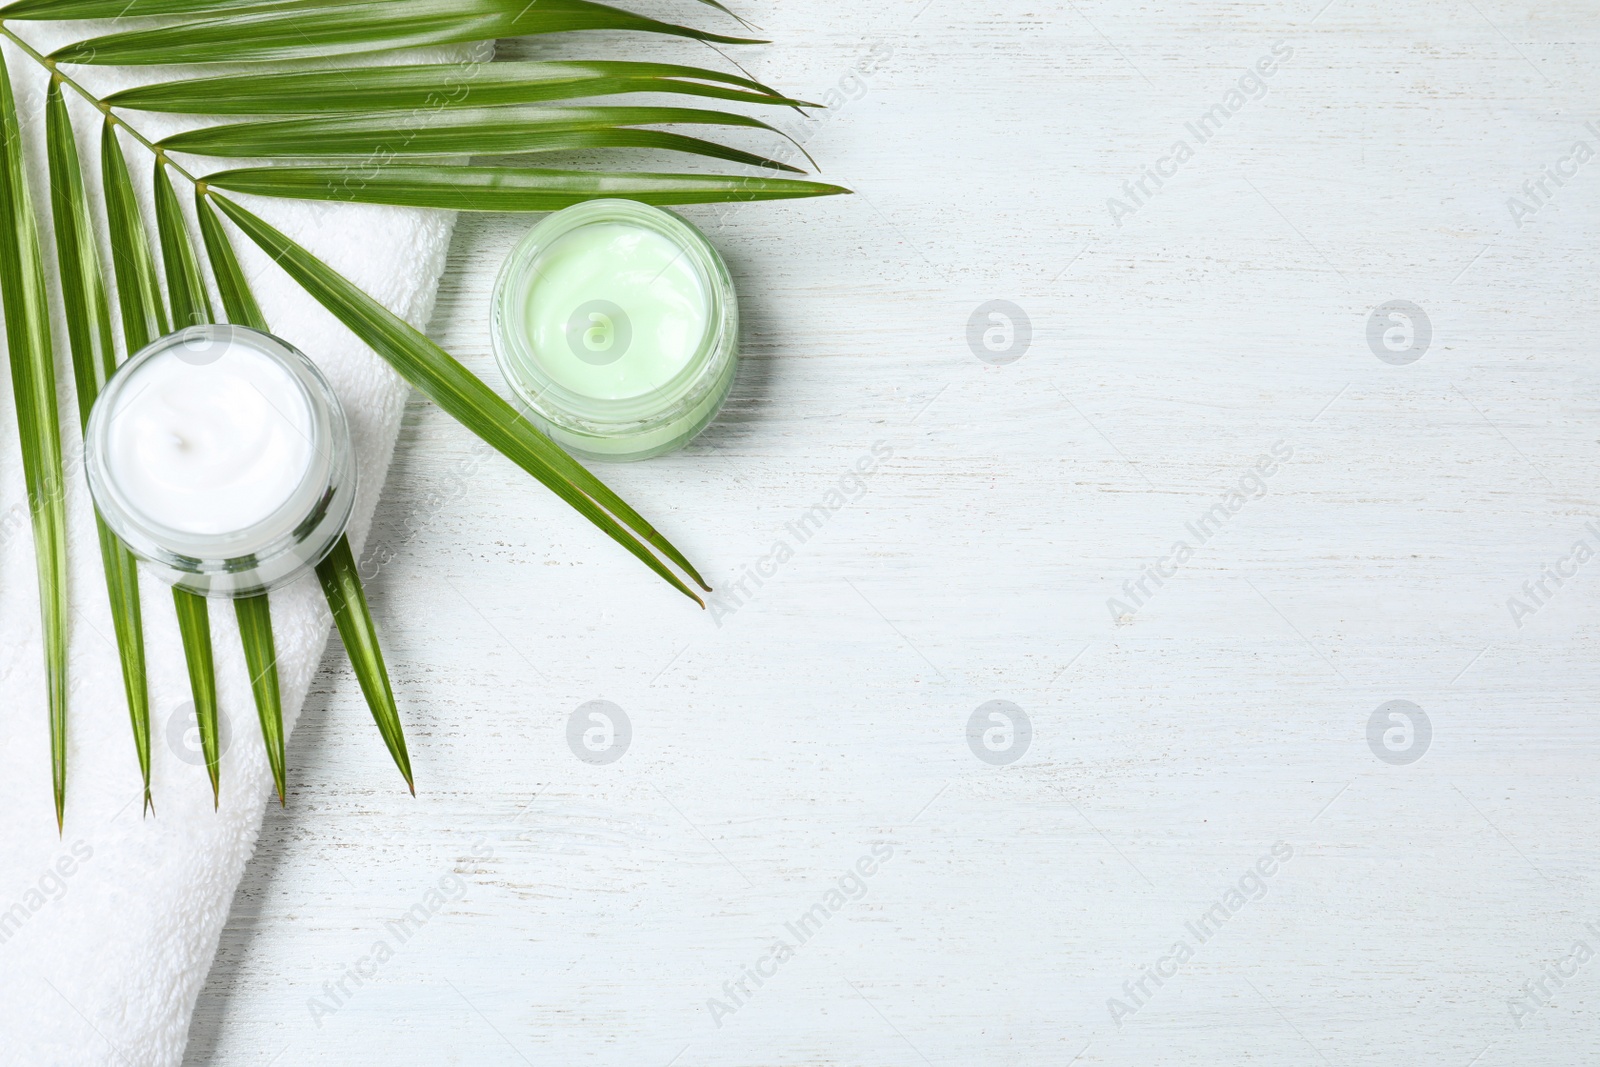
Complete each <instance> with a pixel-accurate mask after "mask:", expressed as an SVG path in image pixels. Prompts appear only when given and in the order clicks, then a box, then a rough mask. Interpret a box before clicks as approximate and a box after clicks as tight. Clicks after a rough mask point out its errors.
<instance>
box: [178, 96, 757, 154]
mask: <svg viewBox="0 0 1600 1067" xmlns="http://www.w3.org/2000/svg"><path fill="white" fill-rule="evenodd" d="M670 123H693V124H695V125H707V126H742V127H746V128H753V129H762V130H767V131H770V132H772V133H778V132H779V131H778V130H775V129H773V127H772V126H770V125H768V124H767V123H765V122H762V121H761V120H760V119H755V118H751V117H750V116H749V115H740V114H736V113H734V112H730V111H712V110H708V109H704V108H683V107H570V108H558V107H535V106H531V105H526V104H524V105H504V106H500V107H479V108H471V109H465V110H446V111H439V112H437V113H434V114H431V115H426V114H425V115H415V116H411V115H405V116H396V115H392V114H389V113H379V114H371V115H318V116H313V117H309V118H297V119H284V120H280V121H275V122H240V123H231V124H228V125H225V126H211V127H208V128H205V129H199V130H190V131H188V132H185V133H179V134H175V135H173V136H171V137H168V138H167V139H166V140H164V141H162V142H161V147H162V148H164V149H166V150H167V151H171V152H189V153H192V154H196V155H202V156H233V157H239V156H271V157H273V158H276V159H293V158H300V157H307V158H318V157H322V158H335V157H340V156H377V157H378V158H383V159H387V158H389V157H391V156H445V155H467V156H470V155H505V154H509V153H514V152H539V151H547V150H548V148H547V146H546V144H545V141H546V139H547V138H549V137H550V136H552V135H558V134H563V133H572V132H580V131H581V132H595V131H614V130H618V129H620V128H622V127H627V126H658V125H666V124H670Z"/></svg>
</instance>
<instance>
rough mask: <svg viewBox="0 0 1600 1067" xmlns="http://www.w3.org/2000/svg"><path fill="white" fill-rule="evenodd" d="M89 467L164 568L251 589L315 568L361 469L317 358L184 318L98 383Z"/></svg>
mask: <svg viewBox="0 0 1600 1067" xmlns="http://www.w3.org/2000/svg"><path fill="white" fill-rule="evenodd" d="M84 468H85V471H86V473H87V475H88V480H89V491H90V494H91V495H92V496H93V498H94V502H95V506H96V507H97V508H98V509H99V512H100V515H101V517H102V518H104V520H105V523H106V525H107V526H108V527H110V529H111V531H112V532H113V533H115V534H116V535H117V537H119V538H120V539H121V540H122V542H123V543H124V544H126V545H127V546H128V548H129V549H130V550H131V551H132V552H133V554H134V555H136V556H138V557H139V558H140V559H143V560H147V561H148V562H150V563H151V564H153V565H154V568H155V571H156V573H157V574H158V576H160V577H161V578H162V579H163V580H165V581H167V582H170V583H172V584H175V585H178V586H181V587H182V588H184V589H187V590H190V591H192V592H195V593H200V594H204V595H207V596H224V597H243V596H252V595H254V594H257V593H262V592H266V591H267V590H269V589H275V588H277V587H279V586H282V585H285V584H287V583H289V582H292V581H294V580H295V579H296V578H298V577H300V576H301V575H302V574H304V573H305V572H306V571H308V570H310V569H311V568H313V567H315V566H316V564H317V563H319V562H321V560H322V558H323V557H324V556H326V555H327V554H328V552H329V551H331V550H332V548H333V546H334V544H335V543H336V542H337V541H338V539H339V537H340V536H341V535H342V534H343V533H344V530H345V525H346V524H347V523H348V522H349V519H350V509H351V507H352V505H353V504H354V502H355V490H356V472H355V465H354V461H353V458H352V455H351V446H350V429H349V425H348V424H347V422H346V421H345V415H344V409H343V407H341V406H340V404H339V398H338V397H337V396H336V395H334V392H333V389H332V387H331V386H330V385H329V384H328V380H327V379H326V378H325V377H323V375H322V372H321V371H320V370H318V369H317V367H316V364H314V363H312V362H311V360H309V359H308V358H306V356H305V355H304V354H303V353H301V352H300V351H299V350H298V349H296V348H294V347H293V346H292V345H289V344H287V343H285V342H284V341H282V340H280V339H278V338H276V337H273V336H272V335H270V334H266V333H262V332H260V331H258V330H252V329H248V328H246V327H242V326H229V325H206V326H190V327H187V328H185V329H183V330H180V331H178V332H176V333H172V334H169V335H167V336H166V337H162V338H160V339H159V340H157V341H155V342H153V343H151V344H150V345H148V346H146V347H145V348H143V349H141V350H140V351H138V352H137V353H135V354H134V355H133V356H131V357H130V358H129V359H128V360H127V362H125V363H124V364H123V365H122V366H121V367H120V368H118V370H117V372H116V373H115V374H114V375H112V376H111V379H110V381H108V382H107V383H106V385H105V388H104V389H103V390H101V392H100V395H99V397H98V398H96V400H95V404H94V408H93V410H92V411H91V412H90V414H89V423H88V426H87V427H86V428H85V430H84Z"/></svg>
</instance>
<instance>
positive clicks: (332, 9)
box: [50, 0, 765, 65]
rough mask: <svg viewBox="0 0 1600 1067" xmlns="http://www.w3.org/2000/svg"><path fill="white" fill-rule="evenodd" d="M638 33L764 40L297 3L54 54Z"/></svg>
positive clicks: (538, 13) (228, 56) (590, 11)
mask: <svg viewBox="0 0 1600 1067" xmlns="http://www.w3.org/2000/svg"><path fill="white" fill-rule="evenodd" d="M574 30H636V31H642V32H648V33H662V34H668V35H671V36H675V37H688V38H692V39H694V40H697V41H711V42H715V43H718V44H763V43H765V42H762V41H757V40H753V39H751V38H748V37H727V36H723V35H722V34H716V33H707V32H705V31H703V30H696V29H691V28H690V27H688V26H678V25H675V24H673V23H669V22H658V21H656V20H655V19H650V18H645V17H644V16H643V15H635V14H633V13H632V12H629V11H623V10H622V9H621V8H615V7H608V6H607V5H605V4H597V3H593V2H592V0H538V2H537V3H529V2H528V0H346V2H332V3H330V2H328V0H289V2H287V3H280V4H273V5H271V6H269V7H257V8H252V9H247V10H242V11H240V12H239V13H237V14H230V15H228V16H226V17H223V18H202V19H195V20H191V21H187V22H182V23H178V24H176V25H171V26H162V27H159V28H156V29H148V30H130V31H127V32H124V33H112V34H107V35H106V36H103V37H94V38H91V39H89V40H87V41H79V42H78V43H76V44H70V45H67V46H66V47H65V48H59V49H57V50H56V51H55V52H53V53H51V56H50V58H51V59H54V60H55V61H56V62H58V63H95V64H108V63H112V64H126V65H135V64H137V65H147V64H156V63H241V62H252V61H256V62H259V61H265V60H283V59H318V58H324V57H327V56H329V55H336V54H341V53H344V54H349V53H355V52H372V51H380V50H388V49H393V48H416V47H420V46H423V45H440V44H461V43H465V42H468V41H487V40H493V39H495V38H498V37H521V36H524V35H529V34H544V33H568V32H571V31H574Z"/></svg>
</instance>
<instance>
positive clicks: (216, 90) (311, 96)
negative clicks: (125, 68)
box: [106, 60, 817, 115]
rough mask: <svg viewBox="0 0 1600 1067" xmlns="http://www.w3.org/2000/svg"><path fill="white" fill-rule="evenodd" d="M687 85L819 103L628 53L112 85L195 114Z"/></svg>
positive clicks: (137, 98) (123, 95) (514, 100)
mask: <svg viewBox="0 0 1600 1067" xmlns="http://www.w3.org/2000/svg"><path fill="white" fill-rule="evenodd" d="M644 92H650V93H678V94H682V95H686V96H702V97H709V98H713V99H719V100H738V101H743V102H746V103H752V104H781V105H785V106H788V107H816V106H817V105H816V104H809V103H806V102H805V101H803V100H793V99H790V98H789V97H787V96H783V95H781V94H779V93H778V92H777V91H776V90H774V89H770V88H768V87H767V86H765V85H762V84H761V83H760V82H758V81H752V80H751V79H749V78H741V77H738V76H736V75H733V74H724V73H722V72H721V71H715V70H706V69H704V68H702V67H685V66H679V65H677V64H672V63H634V62H627V61H618V60H613V61H599V60H589V61H582V62H577V61H563V62H518V63H476V64H472V65H471V66H463V65H462V64H459V63H420V64H411V65H406V66H395V67H358V68H356V69H355V70H299V71H291V72H287V73H279V72H276V71H271V72H266V73H252V74H229V75H224V76H221V77H210V78H189V79H185V80H183V81H173V82H160V83H157V84H154V85H144V86H138V87H136V88H132V89H123V90H122V91H121V92H116V93H112V94H111V95H110V96H109V97H107V98H106V102H107V103H109V104H111V105H112V106H114V107H125V108H131V109H133V110H137V111H172V112H179V113H182V114H189V115H293V114H301V115H326V114H334V113H339V112H357V113H367V112H382V111H411V110H417V109H422V108H426V109H429V110H444V109H447V108H465V107H491V106H496V105H502V104H535V103H539V102H541V101H546V100H567V99H571V98H573V97H585V96H612V95H617V94H621V93H644Z"/></svg>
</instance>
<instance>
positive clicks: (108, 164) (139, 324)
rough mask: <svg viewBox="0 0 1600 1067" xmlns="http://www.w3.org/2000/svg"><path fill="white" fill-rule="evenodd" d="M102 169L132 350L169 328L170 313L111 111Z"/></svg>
mask: <svg viewBox="0 0 1600 1067" xmlns="http://www.w3.org/2000/svg"><path fill="white" fill-rule="evenodd" d="M100 174H101V180H102V181H103V182H104V184H105V194H106V224H107V228H108V229H109V230H110V232H111V268H112V274H113V275H114V276H115V277H116V280H117V307H118V308H119V309H120V310H121V312H122V335H123V339H124V341H125V342H126V343H127V345H128V352H129V354H130V355H131V354H132V353H134V352H137V351H139V349H141V348H143V347H144V346H145V345H147V344H149V343H150V342H151V341H153V340H154V339H155V338H157V337H159V336H161V335H162V334H164V333H166V332H167V330H168V326H167V313H166V311H165V309H164V308H163V307H162V304H161V290H160V287H159V285H158V283H157V282H156V267H155V260H154V259H153V258H151V255H150V238H149V235H148V234H146V233H145V229H144V220H143V219H142V218H141V217H140V215H139V201H138V199H137V198H136V197H135V196H134V195H133V179H132V178H130V177H129V175H128V162H127V160H126V159H125V158H124V157H123V155H122V145H121V144H120V143H119V142H118V141H117V126H116V120H115V119H113V118H111V116H109V115H108V116H106V121H105V124H104V125H103V126H102V127H101V129H100Z"/></svg>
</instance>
